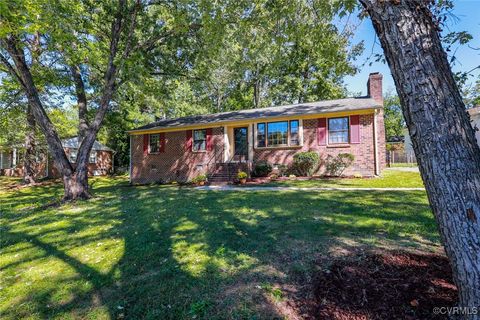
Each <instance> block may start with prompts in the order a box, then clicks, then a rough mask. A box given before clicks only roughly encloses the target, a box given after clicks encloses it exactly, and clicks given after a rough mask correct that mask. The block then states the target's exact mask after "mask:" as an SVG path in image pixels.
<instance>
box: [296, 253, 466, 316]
mask: <svg viewBox="0 0 480 320" xmlns="http://www.w3.org/2000/svg"><path fill="white" fill-rule="evenodd" d="M456 300H457V289H456V287H455V285H454V284H453V280H452V272H451V268H450V265H449V263H448V260H447V258H446V257H444V256H443V255H439V254H430V253H411V252H406V251H387V252H383V253H375V252H369V253H366V252H356V253H354V254H353V255H350V256H347V257H338V258H334V260H333V261H332V263H331V265H330V267H329V268H328V269H327V270H325V269H324V270H322V271H321V272H320V273H319V274H317V275H316V278H315V280H314V281H313V295H311V296H310V297H309V298H305V299H303V300H299V301H295V305H296V307H297V308H300V309H301V310H302V311H301V313H302V314H303V315H304V318H306V319H342V320H343V319H349V320H350V319H352V320H356V319H362V320H363V319H443V318H444V316H440V315H435V314H434V313H433V308H434V307H448V306H454V305H455V303H456Z"/></svg>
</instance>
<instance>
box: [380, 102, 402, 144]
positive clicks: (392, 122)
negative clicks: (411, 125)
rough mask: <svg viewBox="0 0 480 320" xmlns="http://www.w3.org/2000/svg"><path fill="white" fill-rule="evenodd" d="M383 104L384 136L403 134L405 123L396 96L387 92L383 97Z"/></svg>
mask: <svg viewBox="0 0 480 320" xmlns="http://www.w3.org/2000/svg"><path fill="white" fill-rule="evenodd" d="M383 105H384V109H383V112H384V114H383V117H384V118H383V120H384V123H385V136H386V138H387V139H389V138H391V137H397V136H403V135H404V130H405V129H406V125H405V120H404V119H403V114H402V107H401V105H400V100H399V99H398V96H397V95H393V94H391V93H388V94H387V95H385V97H384V100H383Z"/></svg>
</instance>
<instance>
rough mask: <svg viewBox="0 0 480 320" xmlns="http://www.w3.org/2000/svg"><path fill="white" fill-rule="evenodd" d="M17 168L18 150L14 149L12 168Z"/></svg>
mask: <svg viewBox="0 0 480 320" xmlns="http://www.w3.org/2000/svg"><path fill="white" fill-rule="evenodd" d="M16 166H17V148H13V155H12V167H16Z"/></svg>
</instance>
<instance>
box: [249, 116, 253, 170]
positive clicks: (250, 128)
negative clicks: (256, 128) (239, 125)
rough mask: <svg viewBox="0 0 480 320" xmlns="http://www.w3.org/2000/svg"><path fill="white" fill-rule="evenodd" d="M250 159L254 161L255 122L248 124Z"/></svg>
mask: <svg viewBox="0 0 480 320" xmlns="http://www.w3.org/2000/svg"><path fill="white" fill-rule="evenodd" d="M248 161H249V162H252V161H253V124H252V123H250V124H249V125H248Z"/></svg>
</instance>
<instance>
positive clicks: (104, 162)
mask: <svg viewBox="0 0 480 320" xmlns="http://www.w3.org/2000/svg"><path fill="white" fill-rule="evenodd" d="M65 153H66V155H67V157H69V156H70V149H65ZM112 171H113V155H112V152H111V151H97V161H96V163H89V164H88V175H89V176H94V175H95V173H97V175H101V176H105V175H107V174H109V173H112ZM48 176H49V177H50V178H60V173H59V172H58V170H57V168H56V167H55V164H54V163H53V159H52V158H51V157H50V158H49V163H48Z"/></svg>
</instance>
